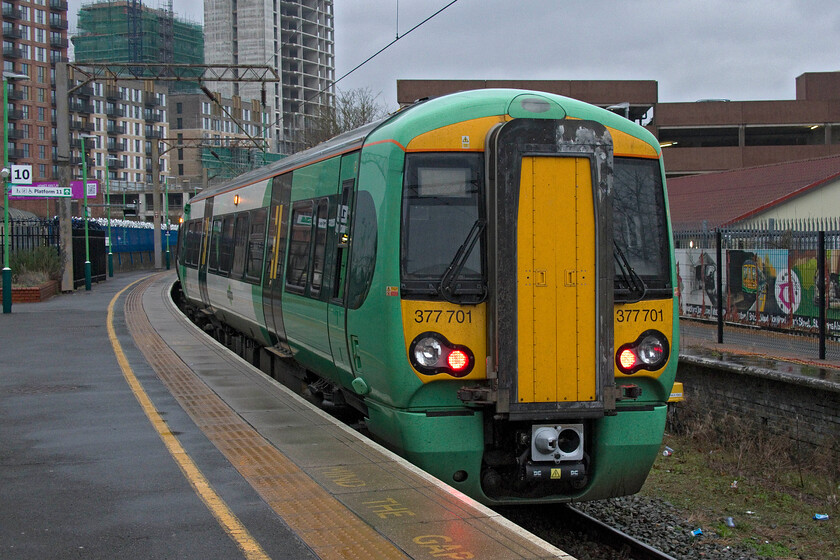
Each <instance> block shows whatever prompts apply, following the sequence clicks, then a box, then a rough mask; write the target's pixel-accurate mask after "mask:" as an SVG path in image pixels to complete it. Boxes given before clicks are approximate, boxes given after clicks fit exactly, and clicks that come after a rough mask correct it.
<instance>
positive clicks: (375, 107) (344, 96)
mask: <svg viewBox="0 0 840 560" xmlns="http://www.w3.org/2000/svg"><path fill="white" fill-rule="evenodd" d="M378 98H379V94H376V95H374V94H373V92H371V90H370V89H369V88H357V89H350V90H346V91H342V90H338V93H337V94H336V97H335V107H329V108H325V109H324V110H323V111H321V114H319V115H318V116H317V117H315V118H312V119H310V126H308V127H307V130H306V138H305V143H306V146H307V147H311V146H314V145H316V144H319V143H321V142H323V141H325V140H329V139H330V138H332V137H333V136H337V135H339V134H341V133H342V132H347V131H349V130H353V129H355V128H359V127H360V126H363V125H366V124H368V123H370V122H373V121H375V120H377V119H379V118H382V117H384V116H385V115H386V114H387V112H388V111H387V109H386V108H385V106H384V105H383V104H382V103H380V102H379V101H378Z"/></svg>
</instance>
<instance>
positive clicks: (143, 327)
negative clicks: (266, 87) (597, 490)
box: [0, 272, 571, 559]
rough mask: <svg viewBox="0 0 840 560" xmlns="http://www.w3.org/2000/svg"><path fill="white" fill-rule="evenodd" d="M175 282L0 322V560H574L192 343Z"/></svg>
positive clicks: (160, 279)
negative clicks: (174, 294)
mask: <svg viewBox="0 0 840 560" xmlns="http://www.w3.org/2000/svg"><path fill="white" fill-rule="evenodd" d="M174 280H175V275H174V272H158V273H148V272H145V273H126V274H120V275H117V276H115V277H113V278H110V279H108V281H107V282H103V283H99V284H96V285H94V287H93V289H92V290H91V291H81V290H80V291H77V292H74V293H70V294H63V295H60V296H57V297H54V298H52V299H50V300H48V301H46V302H41V303H37V304H18V305H15V306H14V307H13V310H12V313H11V314H3V315H0V364H2V366H0V372H1V374H0V488H2V493H3V498H2V501H0V558H4V559H36V558H37V559H43V558H51V559H63V558H74V559H75V558H91V559H99V558H103V559H104V558H108V559H114V558H201V559H215V558H219V559H222V558H224V559H231V558H248V559H265V558H271V559H307V558H329V559H332V558H342V559H350V558H359V559H374V558H375V559H379V558H428V559H441V558H447V559H468V558H493V559H520V558H521V559H526V558H533V559H537V558H566V559H570V558H571V557H570V556H568V555H566V554H565V553H563V552H562V551H560V550H558V549H557V548H555V547H553V546H551V545H550V544H548V543H546V542H545V541H543V540H541V539H540V538H538V537H536V536H534V535H532V534H530V533H527V532H525V531H524V530H522V529H521V528H519V527H518V526H516V525H514V524H512V523H510V522H508V521H507V520H506V519H504V518H503V517H501V516H499V515H498V514H496V513H495V512H493V511H492V510H489V509H488V508H485V507H484V506H482V505H480V504H478V503H476V502H475V501H473V500H471V499H470V498H468V497H466V496H463V495H462V494H460V493H459V492H457V491H456V490H454V489H452V488H450V487H449V486H447V485H445V484H444V483H442V482H440V481H438V480H437V479H435V478H433V477H431V476H429V475H428V474H426V473H424V472H423V471H420V470H419V469H417V468H415V467H414V466H412V465H410V464H408V463H406V462H405V461H403V460H402V459H401V458H399V457H397V456H396V455H394V454H392V453H390V452H389V451H387V450H386V449H384V448H382V447H381V446H379V445H377V444H375V443H373V442H371V441H369V440H367V439H365V438H364V437H362V436H360V435H359V434H357V433H356V432H355V431H353V430H352V429H350V428H348V427H346V426H344V425H343V424H341V423H340V422H338V421H336V420H335V419H333V418H332V417H331V416H329V415H327V414H325V413H324V412H322V411H321V410H319V409H318V408H316V407H314V406H313V405H311V404H310V403H308V402H307V401H305V400H304V399H302V398H300V397H299V396H297V395H295V394H294V393H292V392H291V391H289V390H288V389H286V388H285V387H283V386H281V385H279V384H278V383H276V382H275V381H274V380H272V379H271V378H269V377H267V376H266V375H264V374H263V373H262V372H260V371H259V370H258V369H256V368H254V367H252V366H251V365H249V364H248V363H246V362H245V361H243V360H241V359H240V358H239V357H238V356H236V355H234V354H233V353H231V352H230V351H228V350H227V349H225V348H224V347H222V346H220V345H219V344H217V343H216V342H215V341H214V340H212V339H210V338H209V337H207V336H205V335H204V333H203V332H201V331H200V330H199V329H198V328H196V327H195V326H194V325H192V323H190V322H189V321H187V320H186V319H184V318H183V317H182V316H181V315H180V313H179V312H178V310H177V309H176V308H175V306H174V304H173V303H172V302H171V300H170V298H169V289H170V287H171V285H172V282H173V281H174Z"/></svg>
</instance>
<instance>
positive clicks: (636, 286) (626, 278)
mask: <svg viewBox="0 0 840 560" xmlns="http://www.w3.org/2000/svg"><path fill="white" fill-rule="evenodd" d="M613 256H614V257H615V263H616V272H617V273H618V274H619V275H620V276H621V279H622V281H623V282H624V283H625V284H626V285H627V289H628V291H629V293H630V294H638V296H637V297H635V298H634V299H629V300H627V301H626V303H636V302H637V301H642V300H643V299H644V298H645V295H646V294H647V290H648V288H647V285H646V284H645V281H644V280H642V278H641V276H639V275H638V274H637V273H636V271H635V270H633V267H632V266H630V261H628V260H627V257H626V256H625V254H624V251H622V250H621V247H619V246H618V243H616V242H615V241H613Z"/></svg>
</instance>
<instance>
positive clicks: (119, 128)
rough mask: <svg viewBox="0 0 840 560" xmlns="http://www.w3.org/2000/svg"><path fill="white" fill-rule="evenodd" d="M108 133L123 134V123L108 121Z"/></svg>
mask: <svg viewBox="0 0 840 560" xmlns="http://www.w3.org/2000/svg"><path fill="white" fill-rule="evenodd" d="M107 131H108V134H125V125H124V124H111V123H108V130H107Z"/></svg>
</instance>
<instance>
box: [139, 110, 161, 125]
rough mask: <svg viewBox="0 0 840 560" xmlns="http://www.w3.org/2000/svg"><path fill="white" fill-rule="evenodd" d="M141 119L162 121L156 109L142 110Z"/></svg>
mask: <svg viewBox="0 0 840 560" xmlns="http://www.w3.org/2000/svg"><path fill="white" fill-rule="evenodd" d="M143 119H144V120H145V121H146V122H147V123H159V122H161V121H163V117H161V116H160V113H158V112H157V111H149V110H148V109H147V110H145V111H143Z"/></svg>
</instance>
